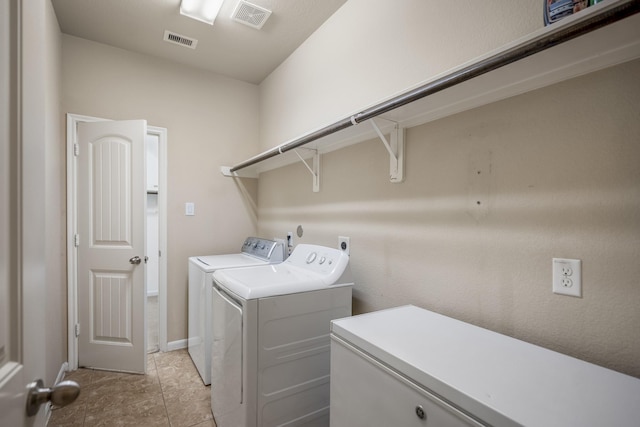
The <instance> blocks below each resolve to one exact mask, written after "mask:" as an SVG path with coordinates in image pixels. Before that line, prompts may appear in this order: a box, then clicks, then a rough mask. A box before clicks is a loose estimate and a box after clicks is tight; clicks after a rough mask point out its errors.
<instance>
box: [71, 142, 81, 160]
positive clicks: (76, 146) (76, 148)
mask: <svg viewBox="0 0 640 427" xmlns="http://www.w3.org/2000/svg"><path fill="white" fill-rule="evenodd" d="M73 155H74V156H76V157H77V156H79V155H80V144H78V143H77V142H76V143H75V144H73Z"/></svg>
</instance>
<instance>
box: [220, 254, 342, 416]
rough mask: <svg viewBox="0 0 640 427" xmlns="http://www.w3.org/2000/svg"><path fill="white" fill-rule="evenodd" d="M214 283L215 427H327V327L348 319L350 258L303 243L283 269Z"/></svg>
mask: <svg viewBox="0 0 640 427" xmlns="http://www.w3.org/2000/svg"><path fill="white" fill-rule="evenodd" d="M213 280H214V285H213V311H214V313H213V349H212V363H211V371H212V374H211V410H212V412H213V415H214V418H215V421H216V425H217V426H218V427H242V426H244V427H257V426H276V425H296V426H300V425H305V426H328V425H329V372H330V371H329V349H330V339H329V333H330V323H331V320H333V319H338V318H343V317H347V316H351V291H352V287H353V280H352V278H351V271H350V269H349V256H348V255H347V254H346V253H345V252H342V251H340V250H337V249H332V248H327V247H323V246H316V245H304V244H300V245H298V246H296V248H295V249H294V251H293V252H292V253H291V255H290V256H289V258H288V259H287V260H286V261H285V262H283V263H281V264H276V265H269V266H259V267H249V268H238V269H233V270H218V271H216V272H215V273H213Z"/></svg>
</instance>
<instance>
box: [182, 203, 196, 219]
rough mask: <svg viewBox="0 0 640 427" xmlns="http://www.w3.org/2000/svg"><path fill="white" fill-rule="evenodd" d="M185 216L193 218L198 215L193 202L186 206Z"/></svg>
mask: <svg viewBox="0 0 640 427" xmlns="http://www.w3.org/2000/svg"><path fill="white" fill-rule="evenodd" d="M184 214H185V215H188V216H193V215H195V214H196V205H195V203H193V202H187V203H185V204H184Z"/></svg>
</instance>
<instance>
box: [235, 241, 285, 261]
mask: <svg viewBox="0 0 640 427" xmlns="http://www.w3.org/2000/svg"><path fill="white" fill-rule="evenodd" d="M242 253H244V254H247V255H251V256H254V257H256V258H260V259H264V260H270V261H276V262H278V261H284V244H283V243H282V242H276V241H275V240H269V239H262V238H260V237H247V238H246V239H245V241H244V243H243V244H242Z"/></svg>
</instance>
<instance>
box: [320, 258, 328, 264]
mask: <svg viewBox="0 0 640 427" xmlns="http://www.w3.org/2000/svg"><path fill="white" fill-rule="evenodd" d="M326 260H327V258H325V257H320V261H318V263H320V264H324V262H325V261H326Z"/></svg>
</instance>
